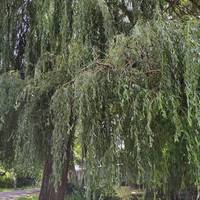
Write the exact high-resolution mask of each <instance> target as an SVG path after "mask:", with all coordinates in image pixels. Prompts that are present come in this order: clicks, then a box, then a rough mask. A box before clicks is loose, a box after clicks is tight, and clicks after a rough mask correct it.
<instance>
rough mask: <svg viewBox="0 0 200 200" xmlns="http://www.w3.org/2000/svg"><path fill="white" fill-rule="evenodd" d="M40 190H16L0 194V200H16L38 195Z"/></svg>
mask: <svg viewBox="0 0 200 200" xmlns="http://www.w3.org/2000/svg"><path fill="white" fill-rule="evenodd" d="M39 191H40V189H38V188H34V189H27V190H16V191H10V192H0V200H15V199H17V198H19V197H26V196H27V195H32V194H37V193H39Z"/></svg>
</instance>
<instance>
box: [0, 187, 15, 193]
mask: <svg viewBox="0 0 200 200" xmlns="http://www.w3.org/2000/svg"><path fill="white" fill-rule="evenodd" d="M10 191H13V189H8V188H0V192H10Z"/></svg>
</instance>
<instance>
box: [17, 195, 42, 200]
mask: <svg viewBox="0 0 200 200" xmlns="http://www.w3.org/2000/svg"><path fill="white" fill-rule="evenodd" d="M17 200H38V197H36V196H27V197H21V198H18V199H17Z"/></svg>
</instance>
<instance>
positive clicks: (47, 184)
mask: <svg viewBox="0 0 200 200" xmlns="http://www.w3.org/2000/svg"><path fill="white" fill-rule="evenodd" d="M72 141H73V134H71V137H70V139H69V141H68V144H67V148H66V150H65V154H66V159H65V161H64V163H63V170H62V174H61V180H60V184H59V186H58V188H57V190H56V189H55V186H54V183H53V181H52V164H53V162H52V155H51V154H50V153H49V154H48V156H47V158H46V161H45V166H44V171H43V180H42V186H41V191H40V195H39V200H64V197H65V192H66V189H67V181H68V172H69V169H70V161H71V152H72V151H71V148H72V143H73V142H72Z"/></svg>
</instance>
